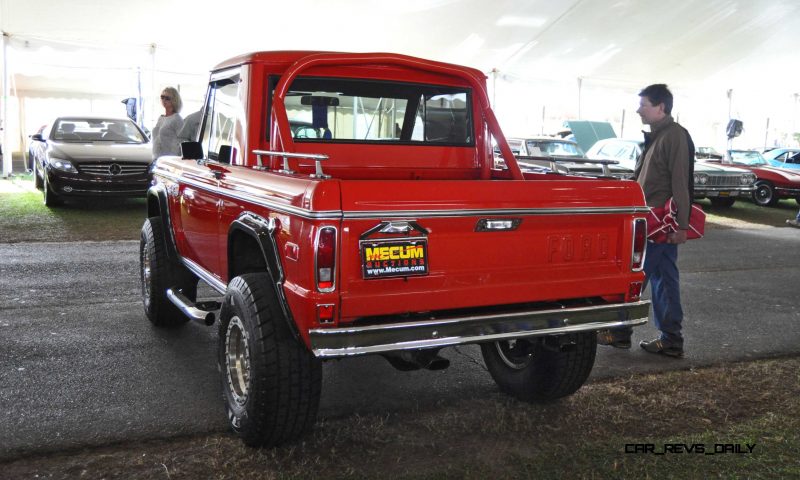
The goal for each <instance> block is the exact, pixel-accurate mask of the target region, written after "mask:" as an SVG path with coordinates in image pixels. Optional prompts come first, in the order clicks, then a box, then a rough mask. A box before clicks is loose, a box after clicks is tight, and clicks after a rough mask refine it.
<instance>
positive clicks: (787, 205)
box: [697, 200, 800, 228]
mask: <svg viewBox="0 0 800 480" xmlns="http://www.w3.org/2000/svg"><path fill="white" fill-rule="evenodd" d="M697 203H698V204H700V205H701V206H702V207H703V210H704V211H705V212H706V222H708V223H711V224H713V225H712V227H721V228H736V227H740V228H763V227H785V226H786V219H788V218H795V216H797V210H798V208H800V205H798V204H797V202H795V201H794V200H781V201H780V202H778V204H777V205H775V206H774V207H759V206H758V205H756V204H755V203H753V202H752V201H749V200H737V201H736V203H735V204H734V205H733V206H732V207H730V208H715V207H713V206H711V202H709V201H708V200H700V201H698V202H697Z"/></svg>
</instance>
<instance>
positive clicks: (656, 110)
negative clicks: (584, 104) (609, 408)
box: [598, 84, 694, 357]
mask: <svg viewBox="0 0 800 480" xmlns="http://www.w3.org/2000/svg"><path fill="white" fill-rule="evenodd" d="M639 97H640V100H639V109H638V110H637V111H636V113H638V114H639V116H640V117H642V123H644V124H645V125H650V132H649V133H645V147H644V150H643V151H642V154H641V155H640V156H639V159H638V161H637V162H636V169H635V171H634V178H635V179H636V181H637V182H639V185H641V186H642V190H643V191H644V196H645V201H646V202H647V206H649V207H661V206H663V205H664V204H665V203H666V202H667V200H669V198H670V197H672V198H673V201H674V202H675V204H676V205H677V208H678V213H677V216H676V220H677V222H678V230H677V231H676V232H674V233H670V234H669V235H668V236H667V240H666V243H654V242H652V241H648V242H647V252H646V254H645V263H644V272H645V276H646V278H645V284H647V283H649V284H650V285H651V299H652V302H653V321H654V323H655V325H656V328H658V329H659V330H660V331H661V335H660V337H659V338H656V339H654V340H650V341H646V342H641V343H640V344H639V345H640V346H641V347H642V348H643V349H644V350H645V351H647V352H650V353H659V354H663V355H668V356H670V357H682V356H683V336H682V335H681V323H682V322H683V308H682V307H681V293H680V280H679V275H678V265H677V261H678V245H680V244H682V243H684V242H686V229H688V228H689V211H690V209H691V202H692V192H691V190H692V188H693V185H692V183H691V180H692V176H693V166H694V144H693V142H692V138H691V136H690V135H689V132H687V131H686V129H684V128H683V127H681V126H680V125H679V124H677V123H676V122H675V121H674V120H673V119H672V115H671V113H672V93H671V92H670V91H669V89H668V88H667V86H666V85H664V84H655V85H650V86H649V87H647V88H645V89H644V90H642V91H641V92H639ZM645 286H646V285H645ZM631 332H632V331H631V329H629V328H628V329H618V330H614V331H603V332H599V334H598V343H600V344H602V345H611V346H613V347H617V348H630V346H631V340H630V338H631Z"/></svg>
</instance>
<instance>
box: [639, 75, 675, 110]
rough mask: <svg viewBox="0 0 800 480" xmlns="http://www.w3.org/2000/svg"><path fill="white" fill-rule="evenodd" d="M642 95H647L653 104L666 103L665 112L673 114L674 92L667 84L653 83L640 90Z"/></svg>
mask: <svg viewBox="0 0 800 480" xmlns="http://www.w3.org/2000/svg"><path fill="white" fill-rule="evenodd" d="M639 96H640V97H647V99H648V100H650V103H652V104H653V106H656V105H659V104H662V103H663V104H664V113H666V114H667V115H670V114H672V92H670V91H669V88H667V85H666V84H663V83H654V84H653V85H650V86H647V87H645V88H644V89H643V90H642V91H641V92H639Z"/></svg>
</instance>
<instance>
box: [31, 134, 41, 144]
mask: <svg viewBox="0 0 800 480" xmlns="http://www.w3.org/2000/svg"><path fill="white" fill-rule="evenodd" d="M31 140H36V141H37V142H44V138H42V134H41V133H34V134H33V135H31Z"/></svg>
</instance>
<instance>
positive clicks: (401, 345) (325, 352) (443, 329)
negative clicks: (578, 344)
mask: <svg viewBox="0 0 800 480" xmlns="http://www.w3.org/2000/svg"><path fill="white" fill-rule="evenodd" d="M649 312H650V301H649V300H643V301H639V302H632V303H618V304H611V305H599V306H590V307H575V308H565V309H548V310H538V311H537V310H532V311H525V312H515V313H504V314H490V315H472V316H463V317H452V318H446V319H431V320H426V321H419V322H408V323H391V324H381V325H368V326H363V327H341V328H316V329H312V330H310V332H309V336H310V341H311V348H312V351H313V352H314V355H316V356H317V357H319V358H337V357H349V356H354V355H366V354H371V353H381V352H391V351H398V350H411V349H420V348H439V347H447V346H452V345H464V344H470V343H483V342H495V341H498V340H508V339H514V338H527V337H538V336H545V335H557V334H564V333H573V332H586V331H593V330H602V329H606V328H614V327H623V326H637V325H642V324H644V323H647V317H648V314H649Z"/></svg>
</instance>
